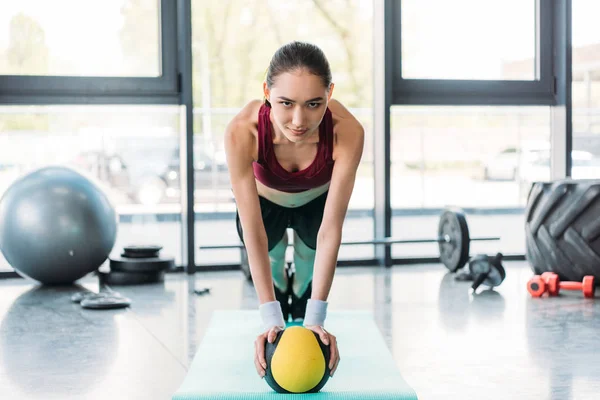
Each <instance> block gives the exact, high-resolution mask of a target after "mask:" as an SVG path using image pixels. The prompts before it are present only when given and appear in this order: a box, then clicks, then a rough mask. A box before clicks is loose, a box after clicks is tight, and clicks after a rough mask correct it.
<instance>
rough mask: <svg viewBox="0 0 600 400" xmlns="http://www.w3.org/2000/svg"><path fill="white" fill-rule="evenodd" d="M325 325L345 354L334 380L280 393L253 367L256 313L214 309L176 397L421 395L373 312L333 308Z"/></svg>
mask: <svg viewBox="0 0 600 400" xmlns="http://www.w3.org/2000/svg"><path fill="white" fill-rule="evenodd" d="M291 325H292V323H290V324H288V326H291ZM327 329H328V330H330V331H331V332H332V333H333V334H334V335H336V338H337V342H338V346H339V348H340V352H341V355H342V357H341V359H340V363H339V365H338V369H337V370H336V372H335V374H334V376H333V378H330V379H329V381H328V382H327V385H326V386H325V387H324V388H323V389H322V390H321V392H319V393H314V394H278V393H276V392H275V391H274V390H273V389H272V388H271V387H269V385H268V384H267V383H266V382H265V381H264V379H261V378H260V377H259V376H258V374H257V372H256V369H255V367H254V341H255V340H256V337H257V336H258V335H259V334H260V333H262V327H261V320H260V316H259V314H258V311H257V310H227V311H224V310H218V311H215V312H214V313H213V314H212V319H211V321H210V325H209V326H208V328H207V330H206V332H205V334H204V337H203V339H202V342H201V343H200V345H199V347H198V350H197V352H196V354H195V356H194V359H193V361H192V363H191V365H190V368H189V369H188V372H187V376H186V377H185V378H184V380H183V382H182V384H181V385H180V386H179V388H178V390H177V391H176V393H175V394H174V395H173V397H172V399H173V400H208V399H211V400H212V399H231V400H242V399H253V400H260V399H272V398H275V397H274V396H276V398H277V399H281V400H286V399H288V400H302V399H324V398H327V399H339V400H354V399H357V400H361V399H370V400H392V399H398V400H413V399H417V395H416V393H415V391H414V390H413V389H412V388H411V387H410V386H409V385H408V384H407V383H406V381H405V380H404V379H403V377H402V375H401V374H400V372H399V371H398V368H397V365H396V362H395V361H394V359H393V357H392V355H391V353H390V351H389V349H388V347H387V345H386V343H385V341H384V339H383V337H382V335H381V333H380V331H379V328H378V327H377V325H376V323H375V320H374V317H373V314H372V313H371V312H368V311H342V310H340V311H333V310H332V311H330V312H329V313H328V316H327Z"/></svg>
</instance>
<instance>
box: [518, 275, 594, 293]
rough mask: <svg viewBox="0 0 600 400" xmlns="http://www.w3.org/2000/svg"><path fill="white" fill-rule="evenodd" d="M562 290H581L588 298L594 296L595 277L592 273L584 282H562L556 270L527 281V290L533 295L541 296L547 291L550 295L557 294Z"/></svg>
mask: <svg viewBox="0 0 600 400" xmlns="http://www.w3.org/2000/svg"><path fill="white" fill-rule="evenodd" d="M560 290H581V291H582V292H583V295H584V296H585V297H586V298H593V297H594V294H595V292H596V283H595V279H594V277H593V276H592V275H587V276H585V277H584V278H583V282H561V281H560V278H559V277H558V275H557V274H555V273H554V272H544V273H543V274H542V275H541V276H540V275H535V276H534V277H532V278H531V279H530V280H529V282H527V291H528V292H529V293H530V294H531V295H532V296H533V297H541V296H543V294H544V293H546V292H548V294H549V295H550V296H556V295H558V293H559V292H560Z"/></svg>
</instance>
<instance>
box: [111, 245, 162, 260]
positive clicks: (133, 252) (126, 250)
mask: <svg viewBox="0 0 600 400" xmlns="http://www.w3.org/2000/svg"><path fill="white" fill-rule="evenodd" d="M161 250H162V246H125V247H123V253H121V256H122V257H128V258H151V257H158V253H159V252H160V251H161Z"/></svg>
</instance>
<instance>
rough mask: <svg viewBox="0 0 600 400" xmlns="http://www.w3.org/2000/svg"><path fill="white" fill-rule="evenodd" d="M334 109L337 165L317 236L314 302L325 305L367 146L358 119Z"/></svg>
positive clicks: (334, 105) (333, 106) (334, 106)
mask: <svg viewBox="0 0 600 400" xmlns="http://www.w3.org/2000/svg"><path fill="white" fill-rule="evenodd" d="M330 109H331V110H332V112H333V113H334V115H335V116H336V118H339V120H338V122H337V123H336V126H335V128H334V132H335V146H334V159H335V165H334V167H333V175H332V177H331V183H330V186H329V193H328V194H327V201H326V203H325V210H324V212H323V221H322V222H321V227H320V229H319V233H318V236H317V252H316V255H315V265H314V272H313V286H312V295H311V299H313V300H321V301H327V297H328V296H329V291H330V289H331V284H332V282H333V276H334V273H335V267H336V264H337V257H338V252H339V247H340V243H341V240H342V226H343V224H344V219H345V217H346V211H347V209H348V203H349V202H350V196H351V195H352V190H353V189H354V180H355V177H356V171H357V169H358V165H359V164H360V160H361V157H362V152H363V146H364V129H363V127H362V125H361V124H360V123H359V122H358V121H357V120H356V119H355V118H354V116H352V114H350V112H349V111H348V110H346V109H345V108H344V107H343V106H342V105H341V104H340V103H339V102H337V101H335V100H333V101H332V102H331V105H330Z"/></svg>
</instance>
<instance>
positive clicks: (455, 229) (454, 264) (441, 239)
mask: <svg viewBox="0 0 600 400" xmlns="http://www.w3.org/2000/svg"><path fill="white" fill-rule="evenodd" d="M491 240H500V238H499V237H478V238H471V237H470V236H469V228H468V225H467V220H466V217H465V214H464V212H463V211H462V210H460V209H458V208H447V209H445V210H444V211H443V212H442V214H441V216H440V221H439V223H438V235H437V238H435V239H400V238H393V237H387V238H384V239H374V240H357V241H346V242H342V243H341V244H342V245H343V246H355V245H369V244H373V245H392V244H407V243H438V244H439V251H440V261H441V262H442V263H443V264H444V265H445V266H446V268H448V269H449V270H450V271H451V272H456V271H457V270H458V269H460V268H462V267H463V266H464V265H465V264H466V263H467V261H468V260H469V249H470V242H471V241H491ZM288 246H293V243H290V244H289V245H288ZM224 249H240V251H241V260H242V272H243V273H244V275H245V276H246V278H247V279H248V280H251V275H250V266H249V264H248V257H247V254H246V250H245V247H244V244H243V243H239V244H227V245H206V246H200V250H224Z"/></svg>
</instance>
